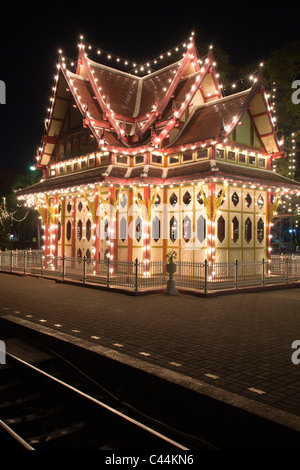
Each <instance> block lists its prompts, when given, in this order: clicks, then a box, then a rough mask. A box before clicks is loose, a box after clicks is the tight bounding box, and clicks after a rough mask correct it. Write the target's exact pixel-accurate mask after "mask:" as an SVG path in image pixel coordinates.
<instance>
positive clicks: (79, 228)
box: [77, 220, 82, 241]
mask: <svg viewBox="0 0 300 470" xmlns="http://www.w3.org/2000/svg"><path fill="white" fill-rule="evenodd" d="M77 238H78V240H79V241H80V240H81V239H82V222H81V220H79V221H78V224H77Z"/></svg>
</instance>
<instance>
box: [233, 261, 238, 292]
mask: <svg viewBox="0 0 300 470" xmlns="http://www.w3.org/2000/svg"><path fill="white" fill-rule="evenodd" d="M234 264H235V288H236V289H238V287H239V285H238V284H239V283H238V279H239V262H238V260H237V259H236V260H234Z"/></svg>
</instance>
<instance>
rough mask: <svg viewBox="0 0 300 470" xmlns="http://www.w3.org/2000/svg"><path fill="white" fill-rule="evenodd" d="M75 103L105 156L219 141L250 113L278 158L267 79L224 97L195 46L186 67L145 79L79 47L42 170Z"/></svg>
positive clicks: (210, 63)
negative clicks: (91, 56)
mask: <svg viewBox="0 0 300 470" xmlns="http://www.w3.org/2000/svg"><path fill="white" fill-rule="evenodd" d="M70 100H74V106H76V107H77V108H78V110H79V112H80V113H81V116H82V119H83V125H84V126H85V127H88V128H89V129H90V131H91V133H92V134H93V136H94V137H95V139H96V142H97V145H98V147H99V149H103V150H109V151H114V152H123V153H124V152H126V153H128V154H134V153H137V151H144V150H149V151H151V150H154V149H155V148H164V149H165V151H166V153H169V152H170V151H171V147H172V148H173V147H174V148H175V149H177V148H180V146H184V145H195V144H199V145H201V144H203V143H204V142H209V141H215V140H218V139H219V141H221V139H224V138H225V139H226V138H228V136H229V135H230V133H231V132H232V131H233V130H234V129H235V126H236V125H237V124H238V122H239V120H240V119H241V117H242V115H243V113H244V112H246V111H247V110H249V112H250V115H251V117H252V120H253V124H254V126H255V128H256V131H257V135H258V136H259V138H260V141H261V145H262V148H265V151H266V152H268V153H273V155H279V152H280V145H279V142H278V139H277V135H276V132H275V128H274V123H273V122H272V118H271V114H270V108H269V106H268V103H267V98H266V95H265V92H264V90H263V83H262V77H261V75H259V77H258V79H257V81H256V83H254V85H253V87H252V88H250V89H249V90H246V91H245V92H241V93H236V94H235V95H231V96H228V97H223V96H222V94H221V88H220V87H219V83H218V78H217V74H216V71H215V64H214V59H213V55H212V52H211V51H209V53H208V55H207V57H206V58H205V60H204V61H201V60H200V59H199V58H198V56H197V51H196V48H195V44H194V41H193V40H192V41H191V42H190V43H189V44H188V46H187V50H186V52H185V54H184V55H183V58H182V59H181V60H179V61H177V62H175V63H173V64H171V65H169V66H167V67H164V68H162V69H160V70H158V71H157V72H153V73H151V74H148V75H146V76H144V77H138V76H134V75H132V74H129V73H125V72H121V71H119V70H116V69H114V68H111V67H107V66H105V65H102V64H99V63H97V62H94V61H92V60H91V59H89V57H88V56H87V54H86V53H85V50H84V47H83V46H82V45H80V49H79V57H78V65H77V72H76V73H73V72H70V71H69V70H68V69H67V68H66V66H65V63H64V62H63V61H61V63H60V72H59V74H58V81H57V87H56V92H55V96H54V98H53V102H52V111H51V116H50V118H49V120H48V121H47V123H46V135H45V136H44V137H43V148H42V151H41V154H40V161H39V164H40V166H42V167H43V166H47V165H48V163H49V161H50V158H51V155H52V153H53V150H54V148H55V143H56V138H57V136H58V135H59V134H60V132H61V130H62V126H63V122H64V119H65V116H66V113H67V110H68V106H69V104H70ZM186 111H188V114H189V116H188V117H187V113H186ZM166 139H168V140H166Z"/></svg>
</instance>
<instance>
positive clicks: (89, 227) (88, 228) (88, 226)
mask: <svg viewBox="0 0 300 470" xmlns="http://www.w3.org/2000/svg"><path fill="white" fill-rule="evenodd" d="M85 232H86V233H85V236H86V239H87V241H90V239H91V236H92V224H91V221H90V219H89V220H88V221H87V223H86V229H85Z"/></svg>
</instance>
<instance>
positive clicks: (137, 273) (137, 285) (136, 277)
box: [134, 258, 139, 292]
mask: <svg viewBox="0 0 300 470" xmlns="http://www.w3.org/2000/svg"><path fill="white" fill-rule="evenodd" d="M134 264H135V292H137V291H138V290H139V272H138V269H139V261H138V259H137V258H135V262H134Z"/></svg>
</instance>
